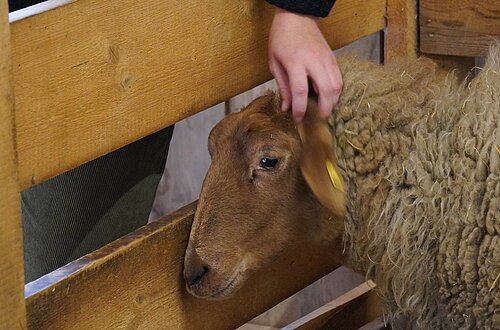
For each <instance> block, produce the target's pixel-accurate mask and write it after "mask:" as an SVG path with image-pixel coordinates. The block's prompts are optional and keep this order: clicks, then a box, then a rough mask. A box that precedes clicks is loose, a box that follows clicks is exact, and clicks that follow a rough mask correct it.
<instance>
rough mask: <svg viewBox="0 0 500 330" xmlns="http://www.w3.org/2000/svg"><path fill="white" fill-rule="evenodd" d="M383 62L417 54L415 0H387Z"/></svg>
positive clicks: (412, 56)
mask: <svg viewBox="0 0 500 330" xmlns="http://www.w3.org/2000/svg"><path fill="white" fill-rule="evenodd" d="M386 18H387V28H386V30H385V36H384V37H385V38H384V39H385V45H384V50H385V54H384V62H385V63H388V62H390V61H393V60H394V59H396V58H415V57H417V54H418V51H417V49H418V41H417V40H418V38H417V26H418V24H417V1H416V0H387V12H386Z"/></svg>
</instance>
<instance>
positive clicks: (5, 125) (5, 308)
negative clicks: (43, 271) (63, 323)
mask: <svg viewBox="0 0 500 330" xmlns="http://www.w3.org/2000/svg"><path fill="white" fill-rule="evenodd" d="M7 13H8V5H7V0H0V251H2V253H1V256H0V329H23V328H26V315H25V307H24V295H23V287H24V273H23V250H22V247H23V246H22V238H21V217H20V203H19V186H18V183H17V172H16V157H15V151H14V145H15V142H14V134H13V133H14V126H13V125H14V94H13V90H12V65H11V58H10V29H9V22H8V19H7V17H8V15H7Z"/></svg>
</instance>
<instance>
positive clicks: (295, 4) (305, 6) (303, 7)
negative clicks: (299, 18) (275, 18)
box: [266, 0, 335, 17]
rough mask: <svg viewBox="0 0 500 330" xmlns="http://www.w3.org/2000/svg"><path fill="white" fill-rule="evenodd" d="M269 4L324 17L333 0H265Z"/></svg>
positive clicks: (298, 12) (299, 12)
mask: <svg viewBox="0 0 500 330" xmlns="http://www.w3.org/2000/svg"><path fill="white" fill-rule="evenodd" d="M266 1H267V2H268V3H270V4H271V5H274V6H276V7H279V8H281V9H285V10H288V11H291V12H294V13H297V14H303V15H311V16H316V17H326V16H328V14H329V13H330V10H332V7H333V4H334V3H335V0H266Z"/></svg>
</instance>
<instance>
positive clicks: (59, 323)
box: [26, 204, 342, 329]
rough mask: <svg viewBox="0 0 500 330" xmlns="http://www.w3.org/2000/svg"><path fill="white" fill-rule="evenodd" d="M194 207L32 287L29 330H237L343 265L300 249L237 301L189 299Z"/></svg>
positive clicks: (336, 253) (329, 255)
mask: <svg viewBox="0 0 500 330" xmlns="http://www.w3.org/2000/svg"><path fill="white" fill-rule="evenodd" d="M194 208H195V205H194V204H192V205H190V206H188V207H185V208H184V209H181V210H179V211H178V212H177V213H175V214H172V215H170V216H168V217H166V218H163V219H161V220H158V221H156V222H154V223H151V224H149V225H147V226H145V227H143V228H141V229H139V230H137V231H136V232H134V233H132V234H130V235H127V236H125V237H123V238H121V239H119V240H117V241H115V242H113V243H111V244H109V245H108V246H106V247H104V248H102V249H100V250H98V251H96V252H94V253H91V254H89V255H87V256H85V257H83V258H81V259H79V260H76V261H75V262H72V263H70V264H68V265H67V266H65V267H63V268H61V269H59V270H57V271H55V272H52V273H50V274H48V275H46V276H44V277H42V278H41V279H39V280H37V281H34V282H32V283H30V284H28V285H27V287H26V293H27V296H28V297H27V315H28V327H29V328H30V329H31V328H32V329H116V328H120V329H121V328H127V329H136V328H147V329H234V328H237V327H238V326H240V325H242V324H243V323H245V322H247V321H248V320H250V319H251V318H253V317H255V316H257V315H259V314H260V313H262V312H263V311H265V310H267V309H269V308H271V307H272V306H274V305H275V304H277V303H278V302H280V301H282V300H284V299H285V298H287V297H288V296H290V295H292V294H293V293H295V292H297V291H298V290H300V289H302V288H303V287H305V286H306V285H307V284H309V283H311V282H313V281H315V280H316V279H318V278H320V277H322V276H324V275H326V274H327V273H329V272H330V271H332V270H334V269H335V268H337V267H338V266H340V264H341V263H340V258H341V251H342V248H341V246H340V244H339V245H338V246H330V247H321V248H320V247H312V246H298V247H296V248H295V249H293V250H291V251H288V252H287V253H286V255H285V256H283V257H281V258H279V260H277V261H276V262H275V263H274V264H272V265H269V266H268V267H266V268H265V269H263V270H262V271H261V272H259V273H257V274H255V276H254V277H253V278H252V279H251V280H250V282H249V283H247V285H245V286H244V288H243V289H242V290H241V291H238V293H237V295H236V296H235V297H234V298H231V299H230V300H226V301H206V300H201V299H197V298H194V297H192V296H190V295H189V294H188V293H187V292H186V290H185V288H184V281H183V279H182V265H183V259H184V252H185V248H186V245H187V241H188V238H189V231H190V227H191V221H192V215H193V213H194Z"/></svg>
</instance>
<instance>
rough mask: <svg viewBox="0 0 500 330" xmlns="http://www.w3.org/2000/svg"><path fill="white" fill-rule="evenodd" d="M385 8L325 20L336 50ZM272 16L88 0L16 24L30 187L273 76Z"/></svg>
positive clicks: (377, 0)
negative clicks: (269, 35) (269, 57)
mask: <svg viewBox="0 0 500 330" xmlns="http://www.w3.org/2000/svg"><path fill="white" fill-rule="evenodd" d="M222 8H223V9H222ZM384 15H385V0H373V1H368V2H367V1H364V0H339V1H338V3H337V4H336V5H335V10H334V12H333V14H332V15H330V17H328V18H327V19H324V20H322V22H321V24H320V25H321V29H322V30H323V32H324V33H325V36H326V38H327V39H328V41H329V42H330V45H331V46H332V47H333V48H337V47H340V46H343V45H345V44H347V43H349V42H352V41H354V40H356V39H358V38H360V37H362V36H366V35H369V34H371V33H374V32H376V31H379V30H380V29H383V28H384V26H385V18H384ZM271 18H272V9H271V7H270V6H268V5H267V4H265V2H264V1H262V0H260V1H252V0H239V1H228V0H213V1H209V2H204V3H200V2H199V1H198V0H185V1H164V0H149V1H133V0H108V1H100V0H80V1H76V2H71V3H69V4H66V5H64V6H62V7H58V8H56V9H53V10H49V11H45V12H43V13H40V14H38V15H34V16H30V17H27V18H25V19H21V20H18V21H15V22H13V23H12V26H11V29H12V61H13V68H14V91H15V95H16V133H17V152H18V156H19V180H20V184H21V186H22V188H27V187H29V186H31V185H33V184H35V183H38V182H41V181H43V180H46V179H48V178H50V177H52V176H54V175H57V174H59V173H61V172H64V171H67V170H69V169H71V168H73V167H76V166H78V165H80V164H82V163H84V162H87V161H89V160H92V159H95V158H97V157H99V156H101V155H103V154H105V153H108V152H110V151H112V150H115V149H117V148H119V147H122V146H124V145H126V144H128V143H130V142H132V141H135V140H137V139H139V138H141V137H144V136H146V135H148V134H151V133H153V132H155V131H157V130H159V129H161V128H163V127H166V126H168V125H170V124H173V123H175V122H176V121H179V120H180V119H183V118H185V117H187V116H189V115H192V114H194V113H196V112H198V111H201V110H203V109H205V108H208V107H210V106H212V105H214V104H217V103H219V102H222V101H224V100H226V99H229V98H230V97H232V96H234V95H236V94H239V93H240V92H243V91H245V90H248V89H250V88H252V87H253V86H256V85H258V84H260V83H263V82H264V81H266V80H268V79H270V78H271V76H270V73H269V71H268V66H267V55H266V54H267V33H268V30H269V24H270V21H271Z"/></svg>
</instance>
